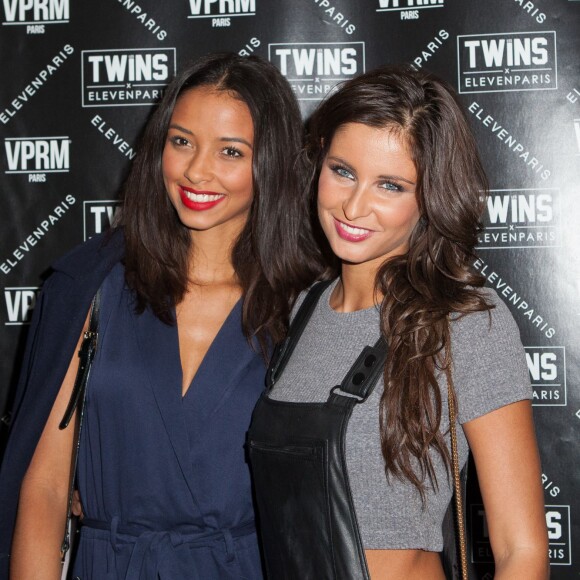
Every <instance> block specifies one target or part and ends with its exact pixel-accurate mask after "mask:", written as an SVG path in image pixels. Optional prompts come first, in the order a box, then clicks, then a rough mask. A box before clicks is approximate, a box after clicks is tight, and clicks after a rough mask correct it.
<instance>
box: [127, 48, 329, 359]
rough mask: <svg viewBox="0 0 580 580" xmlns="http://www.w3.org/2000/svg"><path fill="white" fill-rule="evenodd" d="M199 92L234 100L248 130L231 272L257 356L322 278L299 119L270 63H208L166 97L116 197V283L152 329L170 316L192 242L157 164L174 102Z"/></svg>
mask: <svg viewBox="0 0 580 580" xmlns="http://www.w3.org/2000/svg"><path fill="white" fill-rule="evenodd" d="M200 86H212V87H214V88H215V89H216V90H219V91H225V92H227V93H228V94H231V95H233V96H234V97H236V98H239V99H240V100H242V101H243V102H244V103H245V104H246V105H247V106H248V108H249V110H250V113H251V116H252V121H253V124H254V152H253V160H252V178H253V201H252V205H251V208H250V212H249V217H248V221H247V223H246V225H245V227H244V229H243V231H242V232H241V234H240V236H239V238H238V239H237V241H236V243H235V245H234V247H233V249H232V263H233V266H234V270H235V273H236V276H237V278H238V281H239V284H240V285H241V287H242V291H243V296H244V302H243V317H242V320H243V329H244V333H245V334H246V336H247V337H248V338H251V337H256V338H257V340H258V342H259V345H260V347H261V350H262V352H263V353H266V352H267V351H268V350H269V347H270V346H271V344H272V341H273V342H277V341H279V340H280V339H281V338H283V336H284V334H285V331H286V326H287V320H288V316H289V308H290V305H291V303H292V302H293V301H294V299H295V297H296V295H297V294H298V293H299V292H300V290H302V289H304V288H305V287H307V286H308V285H309V284H311V283H312V281H313V280H314V279H315V278H316V277H317V276H318V274H319V272H320V271H321V269H322V267H321V263H322V262H321V258H320V252H319V250H318V249H317V246H316V244H315V243H314V241H313V237H312V232H311V229H310V227H309V221H308V201H307V197H306V196H305V195H304V178H305V175H306V173H305V168H304V164H303V163H302V162H301V160H300V155H299V153H300V149H301V146H302V131H303V128H302V119H301V115H300V111H299V109H298V104H297V102H296V98H295V97H294V94H293V92H292V89H291V88H290V86H289V84H288V82H287V81H286V79H285V78H284V77H283V76H282V75H281V74H280V72H279V71H278V69H277V68H276V67H275V66H274V65H272V64H271V63H269V62H267V61H265V60H263V59H261V58H258V57H255V56H249V57H241V56H238V55H237V54H230V53H227V54H225V53H224V54H213V55H208V56H205V57H202V58H200V59H198V60H197V61H195V62H194V63H193V64H191V65H190V66H188V67H187V68H185V69H184V70H183V72H181V74H179V75H178V76H177V77H176V78H175V79H174V80H173V81H172V82H171V84H170V85H169V86H168V87H167V90H166V91H165V95H164V97H163V99H162V101H161V102H160V104H159V106H158V107H157V109H156V111H155V112H154V114H153V115H152V117H151V119H150V121H149V122H148V124H147V126H146V128H145V131H144V134H143V138H142V142H141V145H140V150H139V152H138V154H137V157H136V158H135V161H134V163H133V166H132V169H131V172H130V174H129V177H128V179H127V181H126V183H125V186H124V189H123V195H122V198H123V209H122V212H121V214H120V219H119V221H118V223H117V225H120V226H122V227H123V229H124V234H125V241H126V257H125V271H126V279H127V283H128V285H129V287H130V288H131V289H132V290H133V291H134V293H135V295H136V306H137V311H138V312H142V311H143V310H144V309H145V308H146V307H150V308H151V309H152V311H153V312H154V313H155V315H156V316H157V317H158V318H160V319H161V320H162V321H164V322H166V323H168V324H171V323H173V322H174V315H173V306H174V305H175V304H178V303H179V302H180V301H181V300H182V298H183V296H184V294H185V292H186V290H187V286H188V263H189V259H190V255H191V244H192V241H191V236H190V233H189V230H188V229H187V228H186V227H185V226H184V225H183V224H182V223H181V221H180V220H179V217H178V216H177V213H176V211H175V209H174V207H173V206H172V205H171V202H170V201H169V197H168V195H167V192H166V190H165V186H164V183H163V174H162V169H161V157H162V153H163V148H164V145H165V140H166V137H167V131H168V128H169V122H170V119H171V115H172V113H173V109H174V107H175V104H176V102H177V100H178V99H179V97H180V96H181V95H183V94H184V93H185V92H187V91H189V90H191V89H193V88H196V87H200Z"/></svg>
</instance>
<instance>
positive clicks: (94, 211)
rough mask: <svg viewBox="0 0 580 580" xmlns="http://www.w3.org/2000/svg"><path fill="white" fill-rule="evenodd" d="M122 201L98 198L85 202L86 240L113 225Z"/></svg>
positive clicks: (84, 222) (84, 226) (84, 223)
mask: <svg viewBox="0 0 580 580" xmlns="http://www.w3.org/2000/svg"><path fill="white" fill-rule="evenodd" d="M120 207H121V202H119V201H116V200H98V201H84V202H83V229H84V240H85V241H86V240H88V239H89V238H92V237H93V236H94V235H96V234H100V233H102V232H104V231H105V230H108V229H109V227H111V224H112V222H113V219H114V217H115V214H116V213H117V210H118V209H119V208H120Z"/></svg>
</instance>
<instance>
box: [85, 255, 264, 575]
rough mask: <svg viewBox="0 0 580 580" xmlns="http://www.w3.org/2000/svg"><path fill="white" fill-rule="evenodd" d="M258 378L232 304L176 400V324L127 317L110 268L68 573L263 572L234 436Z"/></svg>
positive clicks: (120, 276)
mask: <svg viewBox="0 0 580 580" xmlns="http://www.w3.org/2000/svg"><path fill="white" fill-rule="evenodd" d="M264 374H265V366H264V361H263V359H262V357H261V356H260V355H259V354H258V353H257V352H255V351H253V350H252V349H251V348H250V346H249V345H248V342H247V340H246V338H245V337H244V336H243V334H242V329H241V300H240V301H239V302H238V303H237V304H236V306H235V307H234V308H233V310H232V311H231V313H230V314H229V316H228V318H227V319H226V321H225V322H224V324H223V326H222V327H221V329H220V331H219V333H218V334H217V336H216V337H215V339H214V341H213V343H212V344H211V346H210V348H209V350H208V352H207V354H206V356H205V358H204V360H203V362H202V364H201V366H200V367H199V370H198V371H197V374H196V376H195V378H194V380H193V382H192V384H191V386H190V387H189V390H188V391H187V392H186V394H185V396H183V397H182V394H181V388H182V387H181V385H182V371H181V361H180V356H179V342H178V334H177V327H176V326H175V325H173V326H168V325H166V324H163V323H162V322H160V321H159V320H158V319H157V318H156V317H155V316H154V315H153V314H152V313H151V312H150V311H149V310H146V311H145V312H144V313H143V314H141V315H137V314H136V313H135V311H134V303H133V298H132V294H131V292H130V291H129V290H128V289H127V288H126V286H125V282H124V270H123V267H122V265H120V264H118V265H117V266H115V267H114V268H113V270H112V271H111V273H110V274H109V275H108V277H107V278H106V280H105V282H104V284H103V286H102V306H101V313H100V320H99V343H98V349H97V354H96V357H95V360H94V362H93V367H92V369H91V376H90V379H89V384H88V388H87V403H86V408H85V417H84V424H83V431H82V437H81V446H80V452H79V465H78V485H79V491H80V495H81V499H82V503H83V510H84V514H85V520H84V522H85V525H83V527H82V528H81V537H80V543H79V548H78V552H77V556H76V560H75V562H74V565H73V576H76V577H78V578H80V579H81V580H86V579H99V580H101V579H105V580H106V579H125V580H136V579H148V580H149V579H152V580H156V579H160V580H166V579H171V580H176V579H180V580H181V579H183V580H188V579H191V580H212V579H216V580H217V579H219V580H228V579H237V580H239V579H244V578H246V579H252V580H253V579H260V578H262V570H261V563H260V554H259V550H258V541H257V537H256V532H255V526H254V510H253V504H252V494H251V484H250V472H249V468H248V464H247V462H246V453H245V437H246V431H247V429H248V426H249V424H250V417H251V413H252V410H253V408H254V405H255V403H256V401H257V399H258V397H259V396H260V394H261V392H262V391H263V388H264Z"/></svg>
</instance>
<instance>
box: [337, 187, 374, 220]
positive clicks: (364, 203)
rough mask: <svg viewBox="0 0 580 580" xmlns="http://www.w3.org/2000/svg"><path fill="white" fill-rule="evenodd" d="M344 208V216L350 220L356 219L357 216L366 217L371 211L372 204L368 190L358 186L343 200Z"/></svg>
mask: <svg viewBox="0 0 580 580" xmlns="http://www.w3.org/2000/svg"><path fill="white" fill-rule="evenodd" d="M342 210H343V212H344V217H345V218H346V219H347V220H348V221H354V220H356V219H357V218H361V217H365V216H367V215H368V214H369V213H370V204H369V196H368V192H367V191H366V190H365V188H363V187H357V188H356V189H355V190H353V191H352V193H351V194H350V195H349V196H348V197H347V198H346V199H345V200H344V201H343V204H342Z"/></svg>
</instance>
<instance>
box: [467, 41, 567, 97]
mask: <svg viewBox="0 0 580 580" xmlns="http://www.w3.org/2000/svg"><path fill="white" fill-rule="evenodd" d="M457 63H458V87H459V92H460V93H495V92H509V91H539V90H554V89H557V88H558V78H557V55H556V33H555V32H554V31H544V32H504V33H497V34H480V35H477V34H468V35H459V36H458V37H457Z"/></svg>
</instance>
